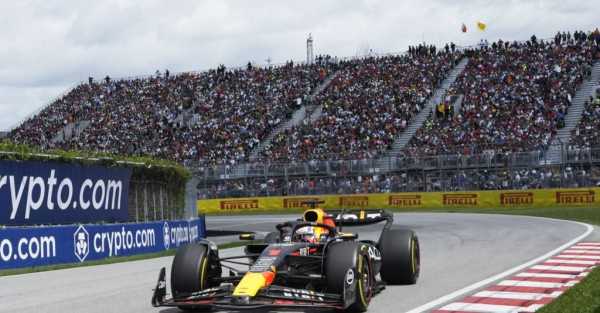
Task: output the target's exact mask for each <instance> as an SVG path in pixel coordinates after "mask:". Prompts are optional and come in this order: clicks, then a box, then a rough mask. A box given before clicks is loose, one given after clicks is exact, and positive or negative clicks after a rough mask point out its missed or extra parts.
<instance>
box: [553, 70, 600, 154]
mask: <svg viewBox="0 0 600 313" xmlns="http://www.w3.org/2000/svg"><path fill="white" fill-rule="evenodd" d="M599 81H600V61H596V62H595V63H594V65H593V67H592V75H590V77H588V78H587V79H586V80H584V81H583V83H581V86H580V87H579V89H578V90H577V92H576V93H575V96H574V97H573V102H572V103H571V106H570V107H569V111H568V112H567V115H566V116H565V127H563V128H561V129H559V130H558V132H557V134H556V136H554V139H553V140H552V142H551V144H550V147H549V148H548V150H547V152H546V157H545V158H544V160H543V161H542V162H544V163H548V164H559V163H563V161H564V159H565V154H566V152H567V148H568V144H569V141H570V138H571V131H572V130H573V129H575V127H577V124H579V121H580V120H581V115H582V113H583V111H584V110H585V101H586V100H587V99H588V98H589V97H590V96H591V95H592V94H593V92H594V87H595V86H597V85H598V82H599Z"/></svg>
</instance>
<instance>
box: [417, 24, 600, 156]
mask: <svg viewBox="0 0 600 313" xmlns="http://www.w3.org/2000/svg"><path fill="white" fill-rule="evenodd" d="M574 37H576V38H574ZM598 44H599V42H598V41H597V40H596V37H592V36H590V37H589V39H588V37H587V36H586V35H585V34H583V35H581V33H580V32H576V35H575V36H571V35H570V34H566V33H565V34H562V33H561V34H559V35H557V37H556V39H555V40H554V41H553V42H547V41H543V40H538V39H537V38H536V37H535V36H533V37H532V38H531V40H529V41H527V42H523V43H518V42H513V43H510V42H504V41H501V40H500V41H498V42H494V43H492V44H491V45H484V46H482V47H479V48H477V49H474V50H470V51H468V52H466V54H467V55H469V64H468V65H467V67H466V69H465V70H464V71H463V73H462V74H461V75H460V76H459V77H458V79H457V81H456V82H455V83H454V84H453V85H452V86H451V88H450V89H449V91H448V93H447V96H448V97H447V98H453V99H455V98H456V96H461V95H462V96H463V98H462V102H461V103H460V104H457V105H460V107H457V108H456V109H455V110H454V112H452V114H448V115H447V117H448V118H436V117H434V116H432V117H430V118H429V119H428V120H427V121H426V122H425V123H424V124H423V127H422V128H421V129H419V130H418V131H417V133H416V134H415V136H414V137H413V138H412V140H411V142H410V143H409V145H408V147H407V149H406V152H407V153H409V154H432V155H433V154H450V153H460V154H473V153H482V152H484V151H486V150H495V151H531V150H542V151H543V150H545V149H546V148H547V146H548V145H549V143H550V142H551V140H552V138H553V136H554V135H555V134H556V131H557V129H559V128H561V127H563V125H564V117H565V115H566V114H567V111H568V108H569V106H570V105H571V101H572V99H573V97H574V95H575V92H576V90H577V88H578V87H579V85H580V84H581V82H582V81H583V79H584V78H586V77H587V76H589V74H590V70H591V64H592V61H593V59H594V57H596V56H597V55H596V53H597V52H598V51H599V50H598V47H600V46H599V45H598ZM459 102H460V101H459ZM451 105H452V104H451ZM450 108H452V106H450Z"/></svg>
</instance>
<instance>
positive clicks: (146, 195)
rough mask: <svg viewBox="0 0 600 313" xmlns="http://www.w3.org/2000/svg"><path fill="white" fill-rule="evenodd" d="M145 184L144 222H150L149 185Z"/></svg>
mask: <svg viewBox="0 0 600 313" xmlns="http://www.w3.org/2000/svg"><path fill="white" fill-rule="evenodd" d="M143 184H144V222H147V221H148V183H147V182H143Z"/></svg>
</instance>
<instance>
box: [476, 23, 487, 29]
mask: <svg viewBox="0 0 600 313" xmlns="http://www.w3.org/2000/svg"><path fill="white" fill-rule="evenodd" d="M486 27H487V25H485V23H484V22H482V21H479V22H477V28H479V30H480V31H484V30H485V28H486Z"/></svg>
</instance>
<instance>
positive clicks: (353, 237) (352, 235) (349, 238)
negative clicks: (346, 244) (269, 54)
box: [338, 233, 358, 240]
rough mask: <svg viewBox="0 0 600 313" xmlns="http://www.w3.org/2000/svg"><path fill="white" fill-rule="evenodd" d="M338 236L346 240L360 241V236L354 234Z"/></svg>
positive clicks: (340, 234)
mask: <svg viewBox="0 0 600 313" xmlns="http://www.w3.org/2000/svg"><path fill="white" fill-rule="evenodd" d="M338 236H339V237H340V238H342V239H344V240H354V239H358V234H353V233H339V234H338Z"/></svg>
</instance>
